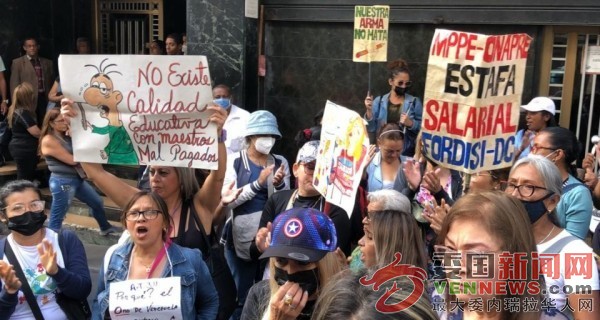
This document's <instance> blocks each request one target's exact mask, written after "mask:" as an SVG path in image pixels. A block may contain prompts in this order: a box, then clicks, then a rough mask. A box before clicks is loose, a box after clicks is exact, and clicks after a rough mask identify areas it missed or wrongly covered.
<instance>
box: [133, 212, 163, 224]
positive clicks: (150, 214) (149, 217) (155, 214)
mask: <svg viewBox="0 0 600 320" xmlns="http://www.w3.org/2000/svg"><path fill="white" fill-rule="evenodd" d="M159 213H162V211H160V210H144V211H135V210H132V211H127V214H126V215H125V220H127V221H136V220H138V219H139V218H140V216H143V217H144V219H146V220H154V219H156V217H158V214H159Z"/></svg>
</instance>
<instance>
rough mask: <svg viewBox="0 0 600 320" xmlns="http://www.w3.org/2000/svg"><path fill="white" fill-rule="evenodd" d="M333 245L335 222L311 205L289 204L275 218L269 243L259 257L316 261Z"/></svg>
mask: <svg viewBox="0 0 600 320" xmlns="http://www.w3.org/2000/svg"><path fill="white" fill-rule="evenodd" d="M336 248H337V234H336V231H335V225H334V224H333V221H331V219H329V217H328V216H327V215H325V214H324V213H323V212H321V211H317V210H315V209H312V208H293V209H290V210H287V211H285V212H283V213H281V214H279V215H278V216H277V217H276V218H275V221H274V222H273V229H272V231H271V244H270V245H269V247H268V248H267V249H266V250H265V252H264V253H263V254H262V255H261V256H260V258H261V259H264V258H269V257H280V258H289V259H293V260H297V261H302V262H316V261H319V260H321V259H323V257H324V256H325V255H326V254H327V253H328V252H333V251H335V249H336Z"/></svg>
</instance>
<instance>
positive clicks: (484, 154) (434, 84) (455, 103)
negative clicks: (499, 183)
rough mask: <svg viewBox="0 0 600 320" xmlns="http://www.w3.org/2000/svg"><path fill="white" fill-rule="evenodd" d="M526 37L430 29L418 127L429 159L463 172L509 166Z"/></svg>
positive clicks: (512, 150)
mask: <svg viewBox="0 0 600 320" xmlns="http://www.w3.org/2000/svg"><path fill="white" fill-rule="evenodd" d="M531 40H532V39H531V37H529V36H528V35H527V34H506V35H493V36H487V35H482V34H475V33H468V32H460V31H452V30H442V29H437V30H436V32H435V35H434V37H433V41H432V44H431V51H430V56H429V66H428V68H427V81H426V85H425V99H424V100H425V103H424V110H423V111H424V112H423V113H424V114H423V122H422V128H421V130H422V133H423V140H422V141H423V147H424V151H425V153H426V154H427V155H428V156H429V157H430V158H431V159H433V160H434V161H435V162H437V163H438V164H442V165H444V166H446V167H448V168H451V169H455V170H458V171H463V172H466V173H475V172H478V171H481V170H493V169H499V168H504V167H508V166H511V165H512V162H513V157H514V145H515V137H514V135H515V133H516V131H517V126H518V121H519V106H520V105H521V94H522V92H523V78H524V76H525V63H526V60H527V53H528V50H529V45H530V43H531Z"/></svg>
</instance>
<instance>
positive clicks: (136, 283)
mask: <svg viewBox="0 0 600 320" xmlns="http://www.w3.org/2000/svg"><path fill="white" fill-rule="evenodd" d="M108 305H109V308H110V310H109V312H110V317H111V318H112V319H119V320H139V319H156V320H163V319H164V320H177V319H182V316H181V279H180V278H179V277H170V278H156V279H143V280H126V281H121V282H113V283H111V284H110V295H109V300H108Z"/></svg>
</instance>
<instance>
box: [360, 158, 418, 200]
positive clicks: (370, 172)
mask: <svg viewBox="0 0 600 320" xmlns="http://www.w3.org/2000/svg"><path fill="white" fill-rule="evenodd" d="M382 161H383V160H382V159H381V151H377V153H376V154H375V156H374V157H373V160H372V161H371V163H369V165H368V166H367V169H366V170H367V179H368V180H367V191H368V192H373V191H377V190H381V189H383V177H382V175H381V162H382ZM405 161H409V160H408V158H406V157H404V156H400V162H401V164H400V167H399V168H398V172H397V173H396V179H395V180H394V190H396V191H398V192H400V193H402V194H404V195H405V196H407V197H409V196H410V194H411V193H410V190H407V189H408V182H407V181H406V177H405V176H404V171H403V170H402V168H404V163H405ZM409 199H410V198H409Z"/></svg>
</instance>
